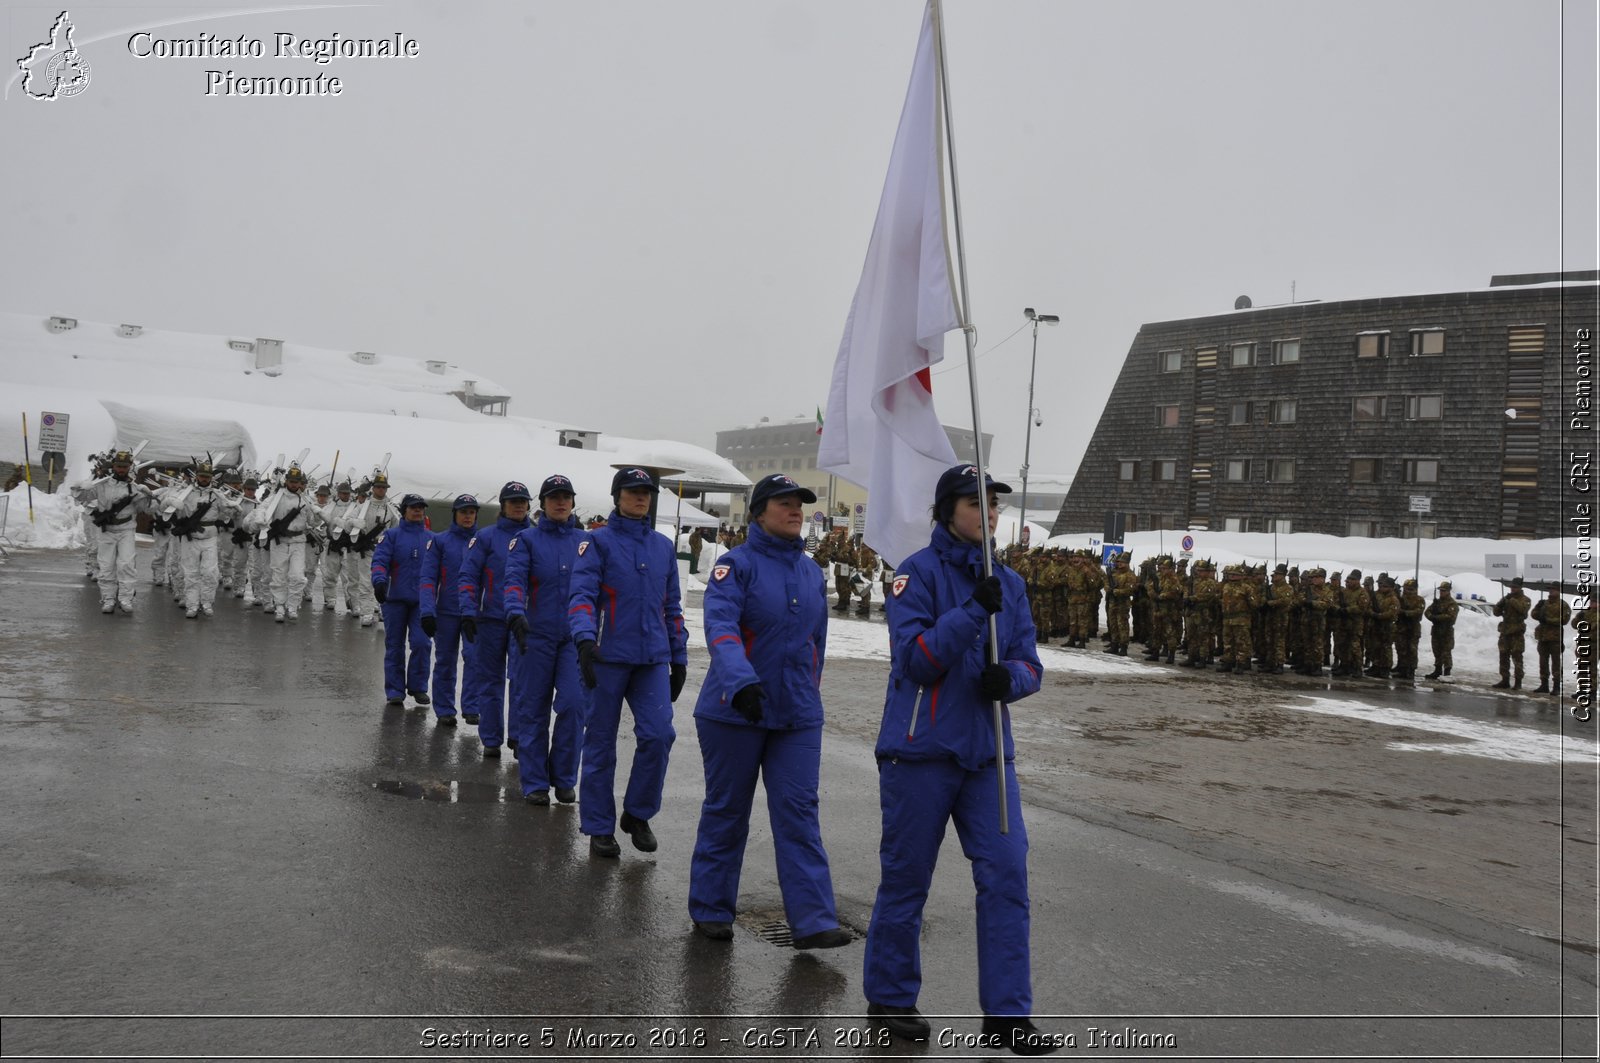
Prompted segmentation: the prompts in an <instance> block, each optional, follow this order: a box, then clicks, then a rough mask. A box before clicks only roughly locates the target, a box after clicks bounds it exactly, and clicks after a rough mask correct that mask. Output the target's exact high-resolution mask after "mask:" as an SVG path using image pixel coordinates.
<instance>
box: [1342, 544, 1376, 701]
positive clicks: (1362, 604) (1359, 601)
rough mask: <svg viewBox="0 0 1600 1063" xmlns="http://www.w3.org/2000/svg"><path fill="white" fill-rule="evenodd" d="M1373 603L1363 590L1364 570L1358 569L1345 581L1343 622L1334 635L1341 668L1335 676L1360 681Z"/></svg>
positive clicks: (1352, 570)
mask: <svg viewBox="0 0 1600 1063" xmlns="http://www.w3.org/2000/svg"><path fill="white" fill-rule="evenodd" d="M1370 612H1372V603H1371V601H1370V600H1369V599H1368V598H1367V592H1366V589H1365V588H1364V587H1362V586H1361V570H1360V569H1359V568H1354V569H1351V570H1350V574H1349V575H1348V576H1346V577H1345V578H1344V589H1343V590H1342V591H1340V594H1339V619H1338V626H1337V627H1336V629H1335V631H1334V657H1335V659H1336V661H1337V664H1336V666H1335V668H1334V670H1333V674H1334V675H1340V676H1345V677H1347V678H1350V679H1355V678H1358V677H1359V676H1360V675H1361V671H1362V658H1363V656H1364V654H1363V648H1364V641H1365V635H1366V629H1367V614H1368V613H1370Z"/></svg>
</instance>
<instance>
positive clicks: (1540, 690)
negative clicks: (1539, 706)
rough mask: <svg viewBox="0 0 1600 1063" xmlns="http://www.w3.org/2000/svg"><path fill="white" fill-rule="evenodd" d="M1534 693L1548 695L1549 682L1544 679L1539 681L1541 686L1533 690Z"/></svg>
mask: <svg viewBox="0 0 1600 1063" xmlns="http://www.w3.org/2000/svg"><path fill="white" fill-rule="evenodd" d="M1533 692H1534V693H1535V694H1548V693H1550V683H1549V682H1548V681H1547V680H1544V679H1541V680H1539V685H1538V686H1536V687H1534V688H1533Z"/></svg>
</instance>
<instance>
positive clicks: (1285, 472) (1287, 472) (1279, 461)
mask: <svg viewBox="0 0 1600 1063" xmlns="http://www.w3.org/2000/svg"><path fill="white" fill-rule="evenodd" d="M1267 483H1269V484H1292V483H1294V459H1293V458H1270V459H1268V461H1267Z"/></svg>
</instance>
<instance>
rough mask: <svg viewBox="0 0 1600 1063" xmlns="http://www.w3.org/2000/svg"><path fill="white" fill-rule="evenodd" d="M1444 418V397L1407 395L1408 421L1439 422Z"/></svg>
mask: <svg viewBox="0 0 1600 1063" xmlns="http://www.w3.org/2000/svg"><path fill="white" fill-rule="evenodd" d="M1443 416H1444V396H1443V395H1407V396H1406V420H1408V421H1437V420H1439V419H1440V418H1441V417H1443Z"/></svg>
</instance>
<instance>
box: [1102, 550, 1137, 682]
mask: <svg viewBox="0 0 1600 1063" xmlns="http://www.w3.org/2000/svg"><path fill="white" fill-rule="evenodd" d="M1138 586H1139V577H1138V576H1136V575H1134V574H1133V570H1132V569H1131V568H1129V567H1128V554H1127V552H1126V551H1123V552H1122V553H1119V554H1118V555H1117V556H1116V559H1115V561H1113V562H1112V565H1111V571H1110V572H1109V573H1108V574H1107V575H1106V628H1107V630H1108V631H1110V633H1111V642H1110V644H1109V645H1107V646H1106V650H1105V652H1107V653H1114V654H1116V655H1117V656H1119V657H1126V656H1127V655H1128V636H1129V630H1128V611H1129V609H1130V607H1131V606H1132V604H1133V592H1134V591H1135V590H1136V589H1137V588H1138Z"/></svg>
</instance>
